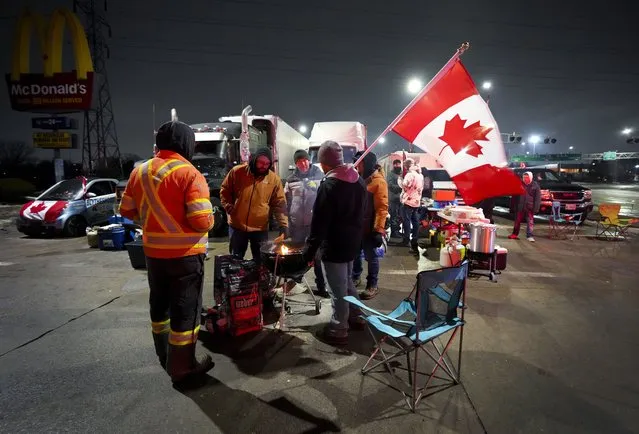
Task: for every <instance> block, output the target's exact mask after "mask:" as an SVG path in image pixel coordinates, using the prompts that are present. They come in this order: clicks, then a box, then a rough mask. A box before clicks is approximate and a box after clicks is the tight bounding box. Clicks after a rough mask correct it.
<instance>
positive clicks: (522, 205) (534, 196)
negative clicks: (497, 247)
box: [508, 172, 541, 242]
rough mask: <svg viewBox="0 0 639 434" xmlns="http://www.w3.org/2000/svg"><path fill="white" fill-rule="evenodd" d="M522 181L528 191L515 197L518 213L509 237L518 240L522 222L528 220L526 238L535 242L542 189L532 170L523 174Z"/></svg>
mask: <svg viewBox="0 0 639 434" xmlns="http://www.w3.org/2000/svg"><path fill="white" fill-rule="evenodd" d="M522 181H523V182H524V190H526V193H525V194H523V195H521V196H516V198H514V202H515V204H514V205H515V211H516V212H517V215H516V217H515V226H514V227H513V233H512V234H511V235H509V236H508V238H510V239H511V240H518V239H519V229H520V227H521V222H522V221H524V220H526V223H527V225H526V238H527V239H528V241H530V242H535V237H534V235H533V229H534V226H535V214H537V213H538V212H539V207H540V206H541V189H540V188H539V184H537V181H535V180H534V179H533V174H532V172H525V173H524V175H523V176H522Z"/></svg>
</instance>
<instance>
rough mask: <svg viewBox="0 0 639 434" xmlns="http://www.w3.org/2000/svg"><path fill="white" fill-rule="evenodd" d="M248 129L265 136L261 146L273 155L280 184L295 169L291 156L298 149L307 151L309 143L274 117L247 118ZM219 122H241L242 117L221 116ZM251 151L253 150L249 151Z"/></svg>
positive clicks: (278, 118)
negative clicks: (265, 147)
mask: <svg viewBox="0 0 639 434" xmlns="http://www.w3.org/2000/svg"><path fill="white" fill-rule="evenodd" d="M247 120H248V127H249V128H251V129H254V130H256V131H257V132H259V133H261V134H264V135H265V142H264V144H263V146H267V147H268V148H269V149H270V150H271V152H272V153H273V165H274V170H275V173H277V174H278V175H279V177H280V178H281V179H282V182H284V181H285V180H286V178H288V176H289V175H290V174H291V173H292V172H293V170H294V169H295V165H294V163H293V154H295V151H297V150H298V149H303V150H305V151H308V146H309V141H308V139H307V138H306V137H304V135H303V134H301V133H300V132H298V131H297V130H296V129H295V128H293V127H291V126H290V125H289V124H287V123H286V122H284V121H283V120H282V118H280V117H279V116H275V115H262V116H254V115H250V116H248V119H247ZM220 122H240V123H241V122H242V116H223V117H221V118H220ZM251 150H253V149H251Z"/></svg>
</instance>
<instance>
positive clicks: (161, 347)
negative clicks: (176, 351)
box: [153, 333, 169, 371]
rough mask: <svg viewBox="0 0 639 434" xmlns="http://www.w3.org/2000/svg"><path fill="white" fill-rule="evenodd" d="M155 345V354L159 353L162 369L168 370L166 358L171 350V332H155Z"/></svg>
mask: <svg viewBox="0 0 639 434" xmlns="http://www.w3.org/2000/svg"><path fill="white" fill-rule="evenodd" d="M153 345H154V346H155V354H157V355H158V359H159V360H160V365H162V369H164V370H165V371H166V358H167V354H168V352H169V334H168V333H153Z"/></svg>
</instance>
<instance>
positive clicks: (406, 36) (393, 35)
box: [119, 11, 632, 56]
mask: <svg viewBox="0 0 639 434" xmlns="http://www.w3.org/2000/svg"><path fill="white" fill-rule="evenodd" d="M119 15H120V16H123V17H127V16H128V12H126V11H121V13H120V14H119ZM144 20H145V21H146V22H149V21H162V22H175V23H184V24H200V25H208V26H216V27H233V28H249V29H263V30H280V31H292V32H302V33H307V32H314V33H317V32H323V33H326V34H335V33H336V32H343V33H348V34H349V36H351V37H353V36H357V37H364V38H378V39H401V40H402V41H406V40H412V41H427V42H429V43H433V44H438V45H444V44H445V45H450V42H447V41H445V40H442V39H441V34H427V33H424V32H398V31H391V30H386V29H384V32H383V34H375V33H354V32H353V30H352V29H347V28H340V27H328V26H316V27H311V26H306V25H305V26H301V27H296V26H283V25H274V24H270V23H264V22H246V21H233V22H230V21H222V20H218V21H215V20H205V19H195V18H184V17H153V16H148V14H145V15H144ZM433 38H438V39H433ZM481 46H482V47H494V48H499V49H500V50H504V49H514V50H519V51H543V52H552V53H556V52H571V53H583V54H590V55H592V54H593V53H600V54H608V55H615V56H622V55H623V56H625V55H628V54H630V53H631V52H632V51H631V49H632V47H631V46H629V47H628V49H627V50H619V49H616V50H615V49H610V48H602V47H597V46H579V47H575V46H572V45H570V46H557V45H554V46H553V47H552V48H548V47H531V46H526V45H521V44H513V43H511V42H509V41H504V42H500V43H494V42H488V43H486V42H482V43H481Z"/></svg>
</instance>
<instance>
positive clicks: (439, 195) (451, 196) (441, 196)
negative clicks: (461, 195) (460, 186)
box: [432, 190, 455, 202]
mask: <svg viewBox="0 0 639 434" xmlns="http://www.w3.org/2000/svg"><path fill="white" fill-rule="evenodd" d="M432 196H433V197H432V199H433V200H434V201H437V202H452V201H454V200H455V190H433V193H432Z"/></svg>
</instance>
